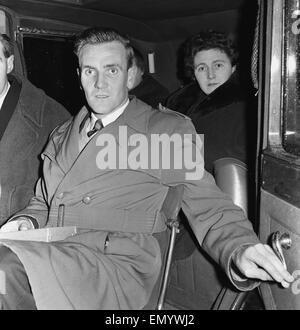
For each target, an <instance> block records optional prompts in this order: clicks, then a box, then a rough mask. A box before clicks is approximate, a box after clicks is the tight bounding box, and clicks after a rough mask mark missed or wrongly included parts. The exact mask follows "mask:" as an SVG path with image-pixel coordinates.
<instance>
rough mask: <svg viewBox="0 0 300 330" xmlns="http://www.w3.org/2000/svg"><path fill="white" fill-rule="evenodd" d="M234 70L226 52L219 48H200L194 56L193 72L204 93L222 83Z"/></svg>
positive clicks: (208, 92) (209, 91) (210, 91)
mask: <svg viewBox="0 0 300 330" xmlns="http://www.w3.org/2000/svg"><path fill="white" fill-rule="evenodd" d="M234 71H235V66H232V65H231V62H230V59H229V57H228V56H227V54H226V53H224V52H223V51H221V50H220V49H208V50H201V51H200V52H198V53H197V54H196V55H195V57H194V73H195V77H196V79H197V81H198V84H199V86H200V88H201V89H202V91H203V92H204V93H205V94H207V95H208V94H210V93H212V92H213V91H214V90H215V89H216V88H218V87H219V86H221V85H223V84H224V83H225V82H226V81H227V80H228V79H229V78H230V76H231V75H232V73H233V72H234Z"/></svg>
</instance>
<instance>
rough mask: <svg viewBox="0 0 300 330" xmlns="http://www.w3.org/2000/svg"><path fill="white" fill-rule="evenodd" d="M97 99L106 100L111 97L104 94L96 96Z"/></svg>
mask: <svg viewBox="0 0 300 330" xmlns="http://www.w3.org/2000/svg"><path fill="white" fill-rule="evenodd" d="M95 97H96V99H106V98H108V97H109V96H108V95H102V94H98V95H95Z"/></svg>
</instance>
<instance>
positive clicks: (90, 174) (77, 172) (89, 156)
mask: <svg viewBox="0 0 300 330" xmlns="http://www.w3.org/2000/svg"><path fill="white" fill-rule="evenodd" d="M137 102H138V103H139V101H138V100H136V99H135V98H134V99H133V100H131V102H130V103H129V105H128V106H127V108H126V109H125V111H124V112H123V114H122V115H121V116H120V117H119V118H118V119H117V120H115V121H114V122H113V123H111V124H109V125H107V126H106V127H104V128H103V129H101V130H100V131H99V132H97V133H96V134H95V135H94V136H93V137H92V138H91V139H90V141H89V142H88V143H87V144H86V146H85V147H84V148H83V149H82V151H81V152H79V146H78V143H79V138H80V135H79V126H80V123H81V122H82V120H83V118H84V117H85V115H86V113H87V111H88V110H87V109H86V108H83V109H82V110H81V111H80V112H79V114H78V115H77V116H76V117H75V119H74V121H73V123H72V125H71V126H70V128H69V130H67V132H66V133H65V134H66V135H65V138H64V139H62V140H63V142H62V145H61V148H60V150H59V152H58V154H57V156H56V160H57V163H58V165H59V166H60V167H61V168H62V170H63V171H64V172H65V176H64V178H63V180H62V182H61V183H60V184H59V189H60V190H65V189H68V190H69V189H72V188H74V187H75V186H78V185H79V184H80V183H82V182H86V181H89V180H92V179H93V178H95V177H100V176H101V175H104V174H107V173H108V172H110V171H112V170H114V171H115V169H101V168H99V166H97V154H98V153H99V151H100V150H101V148H103V147H105V146H101V145H99V143H100V140H102V141H104V140H106V139H101V138H100V139H99V137H101V135H102V136H103V135H104V134H108V135H110V136H111V137H113V139H114V140H115V142H116V152H117V153H119V148H121V149H122V148H127V145H125V144H124V141H120V140H119V138H121V139H122V138H124V135H123V134H121V135H120V136H119V132H120V130H119V128H120V127H123V129H124V127H126V128H125V131H123V132H126V133H127V136H126V138H127V140H128V138H129V136H130V135H131V134H133V133H137V132H139V133H141V132H142V133H145V132H146V130H147V129H146V126H147V116H145V114H146V112H145V109H144V107H148V106H147V105H145V104H144V103H140V104H139V105H137ZM141 105H142V106H141ZM103 137H104V136H103ZM122 142H123V143H122ZM120 152H122V150H121V151H120ZM117 163H118V160H117Z"/></svg>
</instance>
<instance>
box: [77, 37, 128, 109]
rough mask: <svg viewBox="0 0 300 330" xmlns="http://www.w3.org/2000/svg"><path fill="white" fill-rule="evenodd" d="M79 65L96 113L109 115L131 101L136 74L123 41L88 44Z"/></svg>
mask: <svg viewBox="0 0 300 330" xmlns="http://www.w3.org/2000/svg"><path fill="white" fill-rule="evenodd" d="M79 65H80V78H81V84H82V87H83V89H84V92H85V97H86V99H87V102H88V104H89V106H90V107H91V109H92V111H93V112H94V113H95V114H96V115H104V114H108V113H110V112H112V111H114V110H115V109H116V108H118V107H119V106H120V105H122V104H123V103H124V102H125V101H126V100H127V98H128V88H130V87H131V85H132V80H133V75H132V72H131V69H128V68H127V56H126V49H125V47H124V46H123V45H122V44H121V43H120V42H118V41H112V42H106V43H103V44H98V45H86V46H84V47H83V48H82V50H81V51H80V54H79Z"/></svg>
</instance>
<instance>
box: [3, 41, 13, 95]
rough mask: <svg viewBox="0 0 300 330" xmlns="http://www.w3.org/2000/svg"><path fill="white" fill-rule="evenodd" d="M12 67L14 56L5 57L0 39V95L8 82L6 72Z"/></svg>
mask: <svg viewBox="0 0 300 330" xmlns="http://www.w3.org/2000/svg"><path fill="white" fill-rule="evenodd" d="M13 67H14V56H13V55H11V56H10V57H8V58H6V57H5V56H4V53H3V45H2V43H1V41H0V96H1V95H2V94H3V93H4V92H5V91H6V86H7V83H8V80H7V74H8V73H10V72H11V71H12V69H13Z"/></svg>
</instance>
